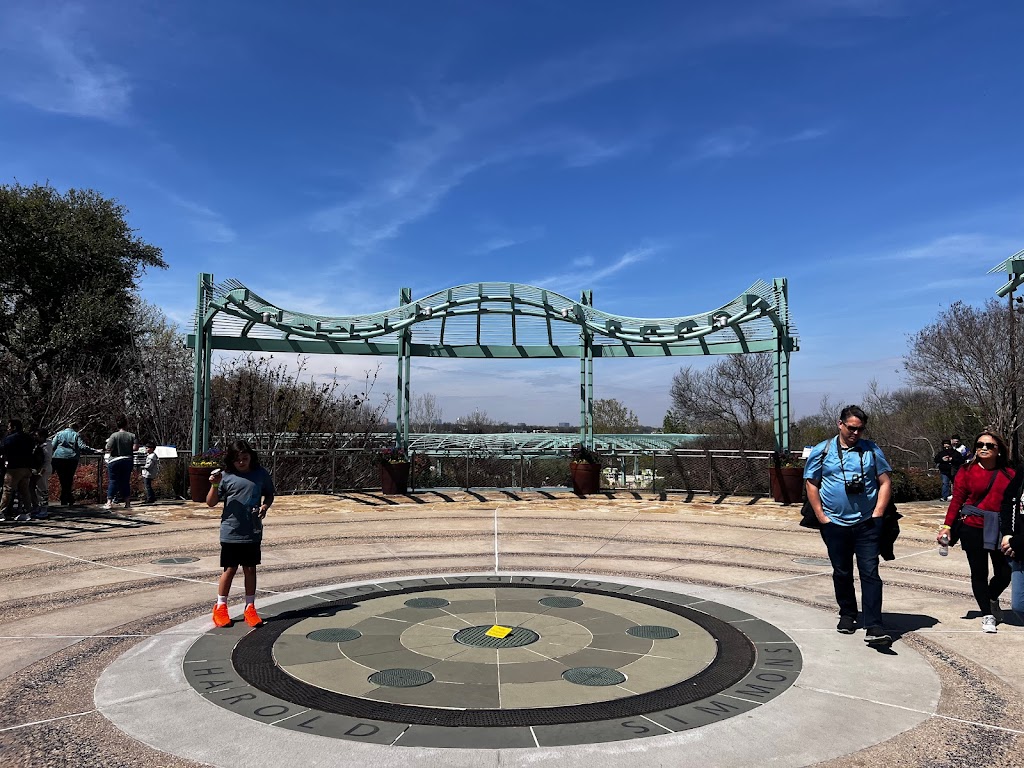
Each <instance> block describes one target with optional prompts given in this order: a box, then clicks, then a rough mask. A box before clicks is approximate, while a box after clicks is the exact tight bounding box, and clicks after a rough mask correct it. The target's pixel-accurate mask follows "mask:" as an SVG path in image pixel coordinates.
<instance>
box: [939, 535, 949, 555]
mask: <svg viewBox="0 0 1024 768" xmlns="http://www.w3.org/2000/svg"><path fill="white" fill-rule="evenodd" d="M939 554H940V555H942V556H943V557H945V556H946V555H948V554H949V534H948V533H944V534H942V535H941V536H940V537H939Z"/></svg>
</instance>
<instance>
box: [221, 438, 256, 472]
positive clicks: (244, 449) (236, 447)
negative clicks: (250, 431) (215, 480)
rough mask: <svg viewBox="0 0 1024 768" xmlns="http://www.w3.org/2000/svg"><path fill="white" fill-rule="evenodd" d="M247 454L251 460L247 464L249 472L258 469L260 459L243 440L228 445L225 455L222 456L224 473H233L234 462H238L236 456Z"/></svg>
mask: <svg viewBox="0 0 1024 768" xmlns="http://www.w3.org/2000/svg"><path fill="white" fill-rule="evenodd" d="M240 453H248V454H249V455H250V456H252V460H251V461H250V462H249V469H250V471H251V470H253V469H259V466H260V457H259V456H257V455H256V451H254V450H253V449H252V446H251V445H249V444H248V443H247V442H246V441H245V440H234V441H232V442H230V443H228V450H227V453H226V454H224V471H225V472H230V473H231V474H234V473H235V462H236V461H238V454H240Z"/></svg>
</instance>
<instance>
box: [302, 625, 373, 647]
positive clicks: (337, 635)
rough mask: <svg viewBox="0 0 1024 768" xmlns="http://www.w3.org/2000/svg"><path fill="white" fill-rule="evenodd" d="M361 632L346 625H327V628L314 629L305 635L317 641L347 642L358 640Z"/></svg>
mask: <svg viewBox="0 0 1024 768" xmlns="http://www.w3.org/2000/svg"><path fill="white" fill-rule="evenodd" d="M362 636H363V633H362V632H360V631H359V630H358V629H348V628H347V627H329V628H328V629H314V630H313V631H312V632H310V633H309V634H308V635H306V637H307V638H308V639H309V640H316V641H317V642H318V643H347V642H348V641H349V640H358V639H359V638H360V637H362Z"/></svg>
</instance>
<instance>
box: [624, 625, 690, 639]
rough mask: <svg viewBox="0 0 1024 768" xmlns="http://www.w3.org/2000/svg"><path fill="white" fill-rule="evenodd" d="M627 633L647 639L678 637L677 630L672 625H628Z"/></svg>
mask: <svg viewBox="0 0 1024 768" xmlns="http://www.w3.org/2000/svg"><path fill="white" fill-rule="evenodd" d="M626 634H627V635H632V636H633V637H643V638H646V639H647V640H668V639H670V638H673V637H679V631H678V630H675V629H672V627H657V626H654V625H652V624H641V625H640V626H638V627H630V628H629V629H627V630H626Z"/></svg>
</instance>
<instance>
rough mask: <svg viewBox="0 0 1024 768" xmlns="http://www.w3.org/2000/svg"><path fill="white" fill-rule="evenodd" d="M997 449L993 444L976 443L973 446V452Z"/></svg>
mask: <svg viewBox="0 0 1024 768" xmlns="http://www.w3.org/2000/svg"><path fill="white" fill-rule="evenodd" d="M998 447H999V446H998V445H996V444H995V443H982V442H977V443H975V444H974V450H976V451H994V450H996V449H997V448H998Z"/></svg>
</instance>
